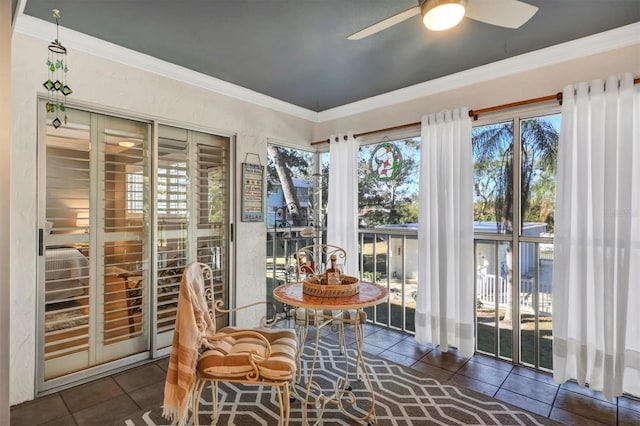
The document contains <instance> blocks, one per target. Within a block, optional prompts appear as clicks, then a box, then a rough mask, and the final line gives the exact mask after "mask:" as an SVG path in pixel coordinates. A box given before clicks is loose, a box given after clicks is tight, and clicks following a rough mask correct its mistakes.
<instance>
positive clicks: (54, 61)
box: [42, 9, 73, 129]
mask: <svg viewBox="0 0 640 426" xmlns="http://www.w3.org/2000/svg"><path fill="white" fill-rule="evenodd" d="M53 17H54V19H55V20H56V39H55V40H54V41H52V42H51V44H49V56H48V58H47V70H48V71H49V79H48V80H47V81H45V82H44V83H43V84H42V85H43V86H44V88H45V89H47V93H48V99H47V104H46V109H47V112H50V113H55V118H54V119H53V120H52V121H51V124H52V125H53V127H55V128H56V129H57V128H58V127H60V126H61V125H62V123H63V121H64V124H67V113H66V110H67V108H66V106H65V103H66V98H67V95H69V94H71V93H72V92H73V91H72V90H71V87H69V85H68V84H67V71H69V68H68V66H67V48H66V47H64V46H63V45H62V43H60V41H59V40H58V39H59V26H58V19H59V18H60V11H59V10H58V9H53ZM60 113H64V115H63V118H62V120H63V121H62V120H60V117H59V115H60Z"/></svg>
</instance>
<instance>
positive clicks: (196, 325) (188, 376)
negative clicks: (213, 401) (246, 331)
mask: <svg viewBox="0 0 640 426" xmlns="http://www.w3.org/2000/svg"><path fill="white" fill-rule="evenodd" d="M214 333H215V326H214V324H213V322H212V321H211V318H210V317H209V314H208V307H207V303H206V300H205V298H204V279H203V277H202V270H201V269H200V265H199V264H198V263H192V264H190V265H189V266H187V267H186V268H185V269H184V272H183V274H182V282H181V284H180V295H179V297H178V312H177V314H176V324H175V330H174V332H173V343H172V346H171V355H170V357H169V368H168V369H167V378H166V382H165V386H164V405H163V410H162V415H163V416H164V417H165V418H168V419H171V420H173V419H175V418H176V416H177V418H178V425H180V426H182V425H184V424H185V422H186V420H187V413H188V408H189V398H190V396H191V390H192V388H193V384H194V382H195V377H196V363H197V362H198V354H199V349H200V346H201V345H203V344H206V342H205V340H204V336H205V335H211V334H214Z"/></svg>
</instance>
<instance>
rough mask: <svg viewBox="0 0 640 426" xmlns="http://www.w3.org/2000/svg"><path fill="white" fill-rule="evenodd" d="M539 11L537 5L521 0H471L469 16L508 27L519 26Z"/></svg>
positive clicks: (467, 13)
mask: <svg viewBox="0 0 640 426" xmlns="http://www.w3.org/2000/svg"><path fill="white" fill-rule="evenodd" d="M537 11H538V8H537V7H536V6H532V5H530V4H528V3H524V2H521V1H519V0H469V1H468V3H467V7H466V10H465V16H466V17H467V18H471V19H474V20H476V21H480V22H485V23H487V24H492V25H497V26H499V27H506V28H519V27H521V26H522V25H524V24H525V23H526V22H527V21H528V20H529V19H531V17H532V16H533V15H535V13H536V12H537Z"/></svg>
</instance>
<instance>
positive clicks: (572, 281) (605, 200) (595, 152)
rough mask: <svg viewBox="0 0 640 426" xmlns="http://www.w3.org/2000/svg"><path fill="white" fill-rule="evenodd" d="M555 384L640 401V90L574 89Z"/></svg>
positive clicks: (559, 262) (562, 149)
mask: <svg viewBox="0 0 640 426" xmlns="http://www.w3.org/2000/svg"><path fill="white" fill-rule="evenodd" d="M556 191H557V192H556V227H555V261H554V274H553V370H554V379H555V380H556V381H557V382H561V383H562V382H564V381H566V380H569V379H575V380H577V381H578V383H580V385H582V386H584V385H585V383H588V384H589V387H590V388H591V389H595V390H600V391H602V392H603V394H604V395H605V396H606V397H607V398H609V399H610V400H611V399H613V397H615V396H617V395H620V394H621V393H622V392H627V393H630V394H633V395H636V396H640V325H639V324H640V89H639V87H638V86H634V84H633V76H632V75H631V74H630V73H629V74H625V75H623V76H622V77H620V78H619V77H617V76H616V77H609V78H608V79H607V80H606V81H604V80H594V81H592V82H590V83H580V84H577V85H575V86H574V85H571V86H567V87H566V88H565V89H564V92H563V105H562V127H561V131H560V143H559V151H558V175H557V189H556Z"/></svg>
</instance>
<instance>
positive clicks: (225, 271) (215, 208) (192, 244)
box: [37, 104, 231, 391]
mask: <svg viewBox="0 0 640 426" xmlns="http://www.w3.org/2000/svg"><path fill="white" fill-rule="evenodd" d="M41 106H42V109H43V110H44V104H42V105H41ZM65 113H66V123H64V124H63V125H62V126H59V127H57V128H56V127H54V126H53V125H52V124H51V123H45V122H44V121H43V122H42V123H41V126H40V134H39V138H38V139H39V141H40V143H39V155H38V158H39V160H38V161H39V170H41V171H42V172H41V175H40V176H39V179H38V185H39V191H38V194H39V195H38V203H39V220H40V227H39V228H40V229H39V230H38V231H39V235H38V237H39V253H38V298H39V301H38V307H39V308H38V357H39V362H38V373H37V374H38V387H39V390H40V391H44V390H48V389H51V388H54V387H57V386H60V385H64V384H67V383H71V382H74V381H76V380H81V379H83V378H84V377H87V376H91V375H94V374H98V373H103V372H105V371H109V370H110V369H113V368H117V367H120V366H122V365H126V364H128V363H131V362H136V361H139V360H142V359H148V358H150V357H153V356H156V355H161V354H163V353H165V352H167V351H168V348H169V347H170V346H171V340H172V338H173V330H174V323H175V315H176V310H177V301H178V293H179V288H180V281H181V278H182V271H183V269H184V266H185V265H187V264H188V263H190V262H194V261H200V262H204V263H207V264H209V265H210V266H211V268H212V270H213V272H214V279H215V283H216V288H215V297H216V299H219V300H223V301H224V302H225V304H227V303H228V299H229V291H228V289H229V285H228V282H229V263H230V259H229V253H230V239H229V229H230V224H229V217H230V214H231V213H230V208H229V205H230V203H229V197H230V194H229V182H230V180H229V176H230V152H231V150H230V145H231V138H230V137H226V136H217V135H211V134H207V133H202V132H197V131H192V130H186V129H181V128H177V127H171V126H165V125H157V126H154V125H153V123H151V122H144V121H140V120H131V119H126V118H119V117H114V116H109V115H104V114H99V113H95V112H87V111H80V110H76V109H72V108H67V110H66V111H65ZM154 127H155V128H157V129H158V130H157V135H156V136H155V137H153V135H152V128H154ZM156 141H157V142H156ZM216 320H217V324H218V326H224V325H226V324H227V323H228V318H227V317H226V316H222V317H220V318H217V319H216Z"/></svg>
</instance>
